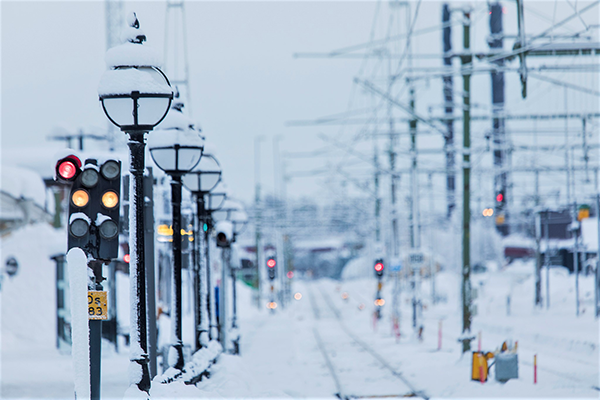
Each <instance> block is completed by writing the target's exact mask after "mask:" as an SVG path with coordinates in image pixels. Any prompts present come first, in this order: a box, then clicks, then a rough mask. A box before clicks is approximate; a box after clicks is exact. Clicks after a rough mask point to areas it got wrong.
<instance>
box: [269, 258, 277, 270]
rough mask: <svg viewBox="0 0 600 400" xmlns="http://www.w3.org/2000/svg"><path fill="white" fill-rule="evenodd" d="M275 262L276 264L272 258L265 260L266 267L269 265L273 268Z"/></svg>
mask: <svg viewBox="0 0 600 400" xmlns="http://www.w3.org/2000/svg"><path fill="white" fill-rule="evenodd" d="M276 264H277V262H276V261H275V260H273V259H272V258H270V259H269V260H268V261H267V267H269V268H274V267H275V265H276Z"/></svg>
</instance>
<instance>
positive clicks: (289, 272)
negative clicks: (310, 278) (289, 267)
mask: <svg viewBox="0 0 600 400" xmlns="http://www.w3.org/2000/svg"><path fill="white" fill-rule="evenodd" d="M287 277H288V278H289V279H292V278H293V277H294V271H288V273H287Z"/></svg>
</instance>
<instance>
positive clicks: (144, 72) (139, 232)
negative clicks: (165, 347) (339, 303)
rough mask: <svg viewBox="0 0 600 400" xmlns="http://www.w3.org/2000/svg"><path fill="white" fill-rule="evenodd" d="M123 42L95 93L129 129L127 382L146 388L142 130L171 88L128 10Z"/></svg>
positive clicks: (161, 109) (165, 108)
mask: <svg viewBox="0 0 600 400" xmlns="http://www.w3.org/2000/svg"><path fill="white" fill-rule="evenodd" d="M128 24H129V27H128V28H127V29H128V30H127V31H126V32H125V33H126V34H125V35H124V36H125V43H123V44H121V45H119V46H116V47H113V48H111V49H109V50H108V51H107V52H106V57H105V60H106V64H107V66H108V70H107V71H106V72H104V74H103V75H102V78H101V79H100V84H99V86H98V96H99V98H100V102H101V104H102V109H103V110H104V113H105V114H106V116H107V117H108V119H109V120H110V121H111V122H112V123H113V124H115V125H116V126H118V127H119V128H120V129H121V130H122V131H123V132H125V133H127V135H129V142H128V146H129V150H130V164H129V165H130V167H129V169H130V173H131V176H132V179H131V180H130V193H131V194H132V195H131V198H132V199H133V204H132V205H131V208H132V210H133V213H132V216H131V218H130V220H129V246H130V256H131V259H130V263H129V266H130V267H129V268H130V271H129V274H130V290H131V294H132V295H131V300H132V310H131V336H130V340H131V346H130V360H131V364H130V371H129V376H130V384H132V385H133V384H135V385H137V387H138V388H139V389H140V390H143V391H145V392H149V391H150V373H149V370H148V346H147V336H146V284H145V279H146V277H145V268H144V263H145V259H144V201H143V199H144V195H143V190H144V188H143V175H144V169H145V160H144V147H145V143H144V135H145V134H146V133H147V132H149V131H151V130H152V129H153V128H154V127H155V126H156V125H158V124H159V123H160V122H161V121H162V120H163V119H164V118H165V116H166V115H167V113H168V112H169V108H170V106H171V101H172V99H173V90H172V88H171V85H170V83H169V80H168V79H167V77H166V76H165V74H164V73H163V72H162V71H161V70H160V69H159V68H158V67H159V66H160V56H159V55H158V53H157V52H156V51H155V50H153V49H152V48H149V47H147V46H144V45H143V42H144V41H145V40H146V36H145V35H144V33H143V32H142V30H141V29H139V27H140V24H139V21H138V19H137V17H136V15H135V13H132V14H131V15H130V16H129V17H128Z"/></svg>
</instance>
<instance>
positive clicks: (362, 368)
mask: <svg viewBox="0 0 600 400" xmlns="http://www.w3.org/2000/svg"><path fill="white" fill-rule="evenodd" d="M311 286H312V285H311ZM311 286H309V287H308V292H309V298H310V303H311V308H312V311H313V314H314V317H315V322H316V324H315V327H314V328H313V333H314V335H315V339H316V341H317V344H318V347H319V350H320V351H321V353H322V355H323V358H324V359H325V363H326V365H327V368H328V369H329V372H330V375H331V377H332V379H333V381H334V383H335V386H336V390H337V393H336V395H337V397H338V398H340V399H342V400H347V399H363V398H372V399H377V398H400V397H415V398H422V399H429V397H428V396H427V395H426V394H425V393H424V392H423V391H422V390H417V389H416V388H415V387H414V386H413V385H412V384H411V383H410V382H409V381H408V380H407V379H406V377H405V376H404V375H403V374H402V372H400V371H398V370H397V369H396V368H394V367H392V366H391V365H390V364H389V363H388V362H387V360H386V359H385V358H384V357H383V356H381V354H379V353H378V352H376V351H375V350H374V349H373V348H371V347H370V346H369V345H367V344H366V343H365V342H364V341H362V340H361V339H360V338H359V337H358V336H356V335H355V334H354V333H353V332H352V331H350V330H349V329H348V327H347V326H346V325H345V323H344V321H343V318H342V317H341V314H340V312H339V310H338V309H336V308H335V307H334V306H333V304H332V303H331V298H330V297H329V295H328V294H327V293H325V292H324V291H323V290H322V289H321V288H318V289H319V290H318V291H319V295H320V297H321V298H322V299H323V302H325V303H327V305H328V307H327V311H328V312H329V315H330V316H332V318H327V313H325V312H324V310H323V309H322V308H320V307H319V306H318V305H317V297H316V296H315V291H314V290H313V289H312V287H311ZM320 303H322V302H320ZM336 325H337V326H339V327H340V328H341V330H342V331H343V332H344V333H345V336H346V337H347V338H348V339H349V342H348V343H347V346H345V347H344V351H343V353H342V352H339V353H338V352H336V350H335V349H333V347H332V346H327V344H328V341H327V337H325V338H324V337H323V336H324V334H326V333H329V334H330V335H331V333H332V332H334V331H335V332H339V329H338V330H337V331H336V329H335V328H333V329H332V327H333V326H336ZM319 327H327V328H329V329H322V330H321V332H320V330H319ZM333 342H335V343H336V345H337V346H340V345H341V344H342V343H343V344H346V342H343V339H342V337H340V336H339V334H334V335H333V337H332V338H330V341H329V343H333ZM352 353H354V354H352ZM364 353H367V354H369V355H370V356H371V357H370V360H371V363H368V364H367V363H365V362H364V361H365V360H364V356H363V354H364ZM357 360H358V361H359V362H357ZM359 376H360V382H359V380H358V379H357V378H358V377H359ZM358 383H360V385H359V384H358Z"/></svg>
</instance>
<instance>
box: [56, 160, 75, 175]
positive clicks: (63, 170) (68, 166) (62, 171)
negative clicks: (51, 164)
mask: <svg viewBox="0 0 600 400" xmlns="http://www.w3.org/2000/svg"><path fill="white" fill-rule="evenodd" d="M76 173H77V167H76V166H75V164H74V163H73V162H72V161H63V162H62V163H60V164H59V165H58V175H59V176H60V177H61V178H62V179H67V180H69V179H71V178H73V177H74V176H75V174H76Z"/></svg>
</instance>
